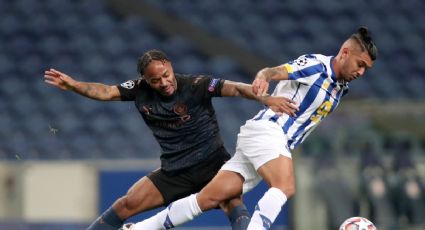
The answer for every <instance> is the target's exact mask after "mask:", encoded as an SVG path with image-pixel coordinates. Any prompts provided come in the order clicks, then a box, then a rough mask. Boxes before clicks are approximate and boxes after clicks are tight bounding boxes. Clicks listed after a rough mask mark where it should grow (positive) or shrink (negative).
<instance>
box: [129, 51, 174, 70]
mask: <svg viewBox="0 0 425 230" xmlns="http://www.w3.org/2000/svg"><path fill="white" fill-rule="evenodd" d="M154 60H156V61H168V62H169V61H170V60H169V59H168V57H167V55H166V54H165V53H164V52H162V51H160V50H149V51H148V52H146V53H145V54H143V56H141V57H140V58H139V60H138V62H137V72H138V73H139V74H140V75H141V76H143V75H144V73H145V68H146V67H147V66H148V65H149V63H151V62H152V61H154Z"/></svg>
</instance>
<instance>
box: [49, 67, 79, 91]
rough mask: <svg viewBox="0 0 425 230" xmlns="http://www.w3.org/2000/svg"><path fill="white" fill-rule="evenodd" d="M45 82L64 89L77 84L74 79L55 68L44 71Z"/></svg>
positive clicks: (69, 88)
mask: <svg viewBox="0 0 425 230" xmlns="http://www.w3.org/2000/svg"><path fill="white" fill-rule="evenodd" d="M44 82H46V83H47V84H50V85H53V86H56V87H58V88H60V89H62V90H71V89H72V88H73V85H74V84H75V80H74V79H72V78H71V77H70V76H68V75H66V74H64V73H62V72H60V71H58V70H55V69H49V70H46V71H44Z"/></svg>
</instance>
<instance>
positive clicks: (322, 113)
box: [310, 101, 332, 123]
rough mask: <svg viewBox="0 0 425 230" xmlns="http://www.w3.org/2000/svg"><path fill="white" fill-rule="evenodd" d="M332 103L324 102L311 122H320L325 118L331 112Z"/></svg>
mask: <svg viewBox="0 0 425 230" xmlns="http://www.w3.org/2000/svg"><path fill="white" fill-rule="evenodd" d="M331 108H332V103H331V102H330V101H325V102H323V103H322V104H321V105H320V107H319V108H318V109H317V111H316V114H314V115H313V116H311V118H310V119H311V121H313V122H316V123H317V122H319V121H320V120H321V118H325V117H326V116H327V115H328V114H329V112H330V111H331Z"/></svg>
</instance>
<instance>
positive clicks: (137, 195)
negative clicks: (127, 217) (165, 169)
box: [125, 176, 164, 212]
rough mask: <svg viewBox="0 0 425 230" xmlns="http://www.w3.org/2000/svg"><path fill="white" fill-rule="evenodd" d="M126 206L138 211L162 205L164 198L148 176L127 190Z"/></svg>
mask: <svg viewBox="0 0 425 230" xmlns="http://www.w3.org/2000/svg"><path fill="white" fill-rule="evenodd" d="M125 197H126V202H127V203H126V206H127V207H128V209H132V210H137V211H138V212H141V211H145V210H149V209H152V208H156V207H159V206H161V205H162V204H163V203H164V199H163V197H162V195H161V193H160V192H159V190H158V189H157V188H156V186H155V185H154V184H153V183H152V181H151V180H150V179H149V178H148V177H146V176H145V177H143V178H142V179H140V180H139V181H137V182H136V183H135V184H134V185H133V186H132V187H131V188H130V189H129V190H128V192H127V195H126V196H125Z"/></svg>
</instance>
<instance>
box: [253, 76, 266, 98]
mask: <svg viewBox="0 0 425 230" xmlns="http://www.w3.org/2000/svg"><path fill="white" fill-rule="evenodd" d="M268 90H269V83H268V82H267V81H266V80H264V79H262V78H256V79H255V80H254V81H253V82H252V92H254V94H255V95H257V96H264V95H266V94H267V91H268Z"/></svg>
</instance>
